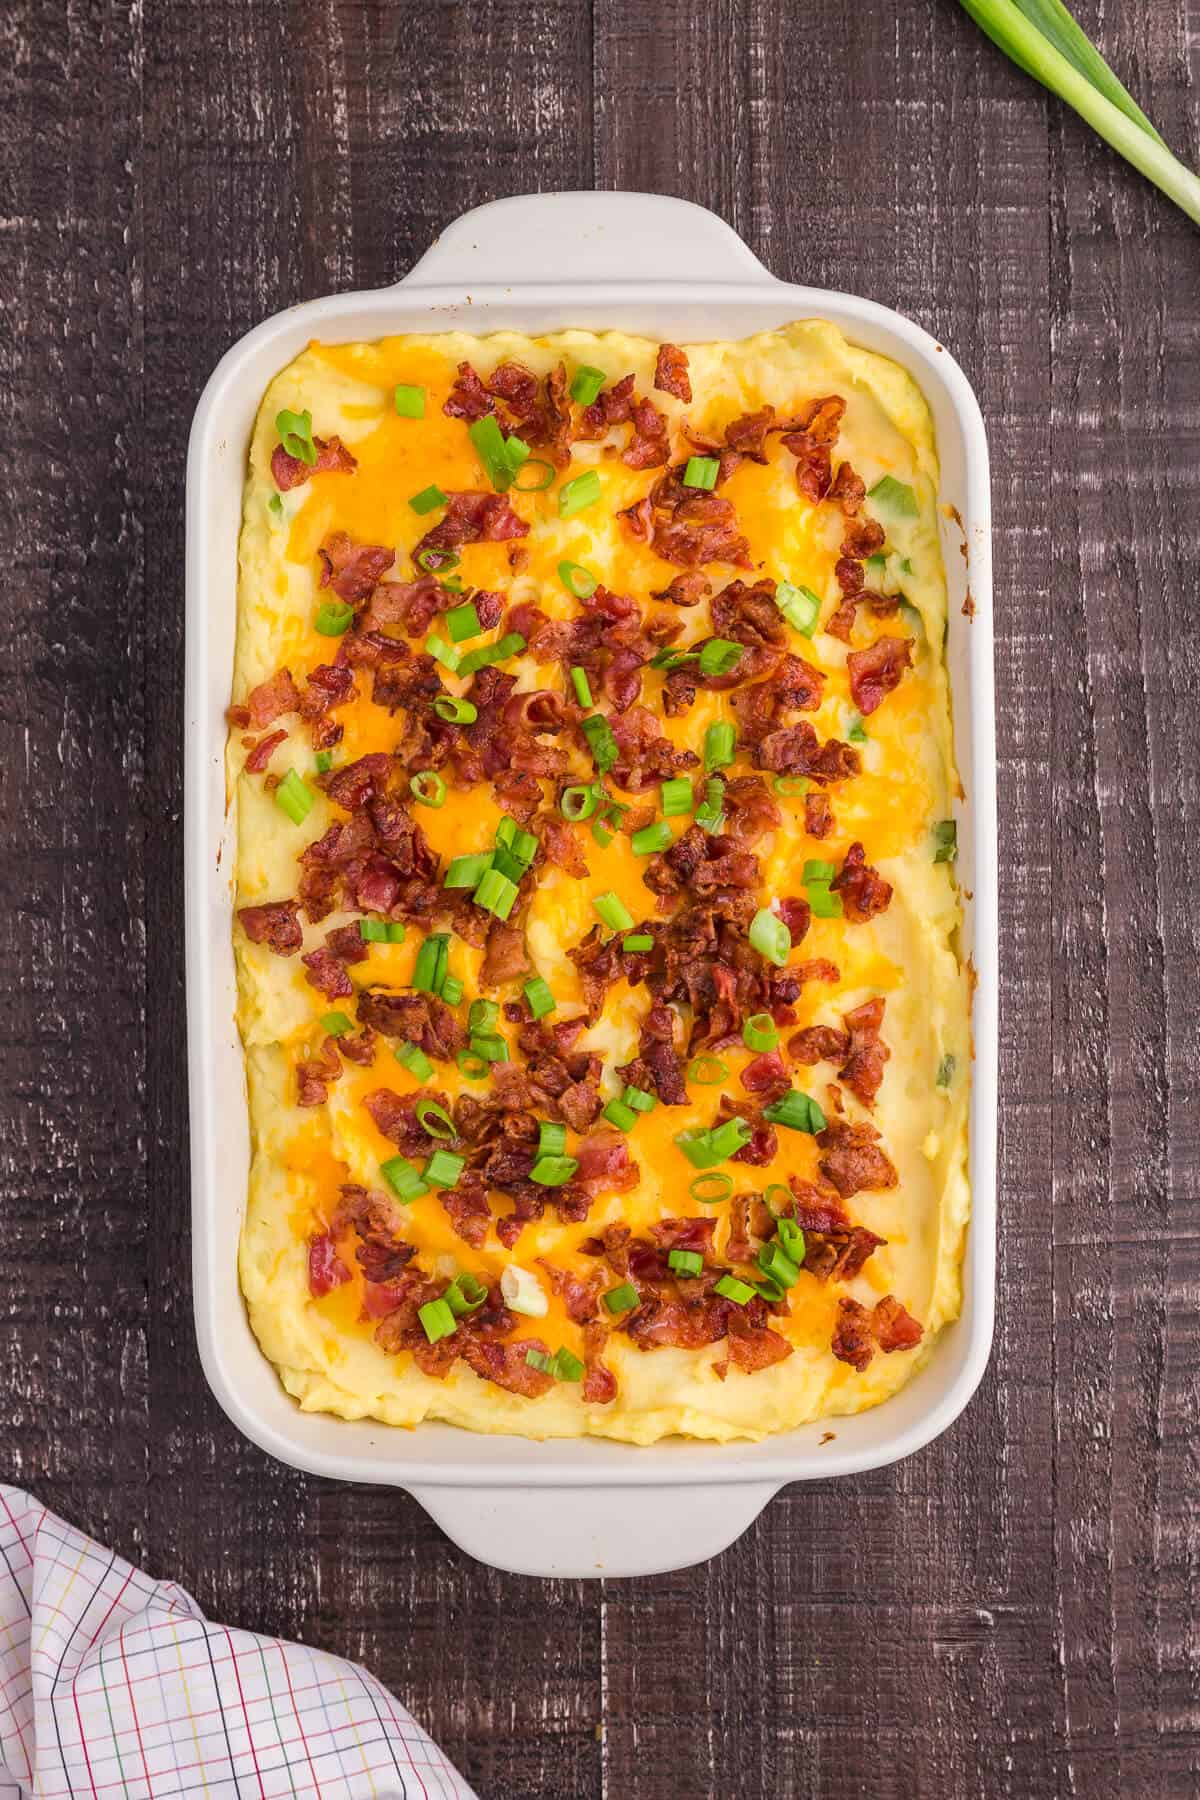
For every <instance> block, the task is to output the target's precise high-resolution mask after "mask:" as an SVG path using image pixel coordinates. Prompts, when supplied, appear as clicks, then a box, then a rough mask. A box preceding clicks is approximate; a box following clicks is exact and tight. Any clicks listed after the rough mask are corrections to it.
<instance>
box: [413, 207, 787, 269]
mask: <svg viewBox="0 0 1200 1800" xmlns="http://www.w3.org/2000/svg"><path fill="white" fill-rule="evenodd" d="M604 281H622V282H629V281H637V282H642V281H645V282H653V281H669V282H671V283H672V284H673V285H674V286H675V287H676V288H678V287H679V285H680V284H681V283H685V282H689V281H703V282H713V281H728V282H741V283H745V282H748V281H750V282H756V283H759V284H761V283H763V282H769V283H772V284H773V283H774V277H773V276H772V275H770V274H769V273H768V272H767V270H766V269H764V267H763V265H762V264H761V263H760V262H759V260H758V258H757V257H756V256H755V255H754V254H753V252H752V251H750V250H748V249H747V248H746V246H745V244H743V242H742V240H741V238H740V237H739V236H738V235H737V232H736V231H734V230H732V228H731V227H730V226H728V225H727V224H726V223H725V221H724V219H719V218H718V217H717V215H716V214H715V213H711V212H709V211H708V209H707V208H706V207H703V206H696V205H694V204H693V203H692V202H691V201H690V200H675V199H672V198H671V197H670V195H667V194H623V193H600V192H591V191H583V192H580V193H570V194H518V195H515V196H514V197H513V198H511V199H509V200H493V201H491V202H490V204H488V205H487V206H477V207H476V208H475V209H474V211H473V212H469V213H464V214H463V216H462V218H461V219H456V220H455V221H454V223H453V224H452V225H448V226H447V227H446V229H445V231H443V232H442V234H441V236H440V237H438V238H435V239H434V242H433V243H432V245H431V246H430V248H429V249H428V250H427V251H426V252H425V255H424V256H423V257H422V258H421V260H420V262H418V263H417V264H415V266H414V267H413V268H412V269H410V271H409V273H408V274H407V275H406V276H405V277H404V286H405V287H456V286H459V285H461V286H463V287H465V288H466V289H467V290H468V291H471V290H473V289H478V288H480V287H504V286H508V285H510V284H515V283H520V285H521V286H522V287H528V286H530V285H531V284H534V283H537V282H553V283H554V285H555V286H556V287H557V286H568V287H575V286H579V287H594V286H595V284H596V283H597V282H604Z"/></svg>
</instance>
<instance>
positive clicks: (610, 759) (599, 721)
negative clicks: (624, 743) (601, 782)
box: [579, 713, 617, 775]
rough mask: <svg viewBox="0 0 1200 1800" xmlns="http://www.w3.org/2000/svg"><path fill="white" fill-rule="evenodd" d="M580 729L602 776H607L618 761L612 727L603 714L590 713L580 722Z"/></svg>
mask: <svg viewBox="0 0 1200 1800" xmlns="http://www.w3.org/2000/svg"><path fill="white" fill-rule="evenodd" d="M579 729H580V730H581V731H582V732H583V735H584V737H585V738H586V739H587V743H588V749H589V750H590V751H591V753H592V760H593V761H594V762H595V764H596V767H597V769H598V770H599V771H600V773H601V775H607V774H608V771H609V770H610V769H611V768H612V767H613V766H614V764H615V763H616V760H617V740H616V738H615V737H614V736H613V728H612V726H611V725H610V724H609V722H608V720H607V719H606V718H605V717H604V714H603V713H590V714H589V715H588V717H587V718H586V719H581V720H580V722H579Z"/></svg>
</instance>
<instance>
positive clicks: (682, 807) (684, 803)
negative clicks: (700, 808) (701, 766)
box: [658, 775, 696, 819]
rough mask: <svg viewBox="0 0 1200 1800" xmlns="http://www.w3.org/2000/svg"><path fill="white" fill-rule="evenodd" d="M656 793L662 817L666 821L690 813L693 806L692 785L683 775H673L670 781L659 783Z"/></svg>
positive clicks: (694, 797)
mask: <svg viewBox="0 0 1200 1800" xmlns="http://www.w3.org/2000/svg"><path fill="white" fill-rule="evenodd" d="M658 792H659V797H660V801H661V804H662V809H663V816H664V817H665V818H668V819H677V818H679V817H680V816H681V814H683V813H690V812H691V810H692V807H693V806H694V804H695V800H696V796H695V794H694V793H693V792H692V784H691V782H690V781H688V780H687V778H686V777H685V776H683V775H674V776H672V778H671V780H670V781H664V782H661V783H660V785H659V790H658Z"/></svg>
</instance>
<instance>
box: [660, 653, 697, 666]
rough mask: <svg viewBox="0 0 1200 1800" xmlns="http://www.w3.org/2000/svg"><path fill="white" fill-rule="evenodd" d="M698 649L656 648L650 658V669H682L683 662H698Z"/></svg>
mask: <svg viewBox="0 0 1200 1800" xmlns="http://www.w3.org/2000/svg"><path fill="white" fill-rule="evenodd" d="M699 660H700V652H699V651H698V650H656V651H655V653H654V655H653V656H652V657H651V658H650V667H651V668H652V669H682V667H683V665H684V663H690V662H699Z"/></svg>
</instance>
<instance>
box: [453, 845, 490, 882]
mask: <svg viewBox="0 0 1200 1800" xmlns="http://www.w3.org/2000/svg"><path fill="white" fill-rule="evenodd" d="M491 866H492V853H491V851H490V850H481V851H478V852H476V853H475V854H473V855H471V856H455V857H452V858H451V860H450V867H449V868H448V869H447V870H446V873H445V874H444V875H443V876H442V886H443V887H446V888H473V887H478V886H479V883H480V882H481V881H482V880H483V878H484V876H485V875H486V874H487V872H488V870H489V869H490V868H491Z"/></svg>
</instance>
